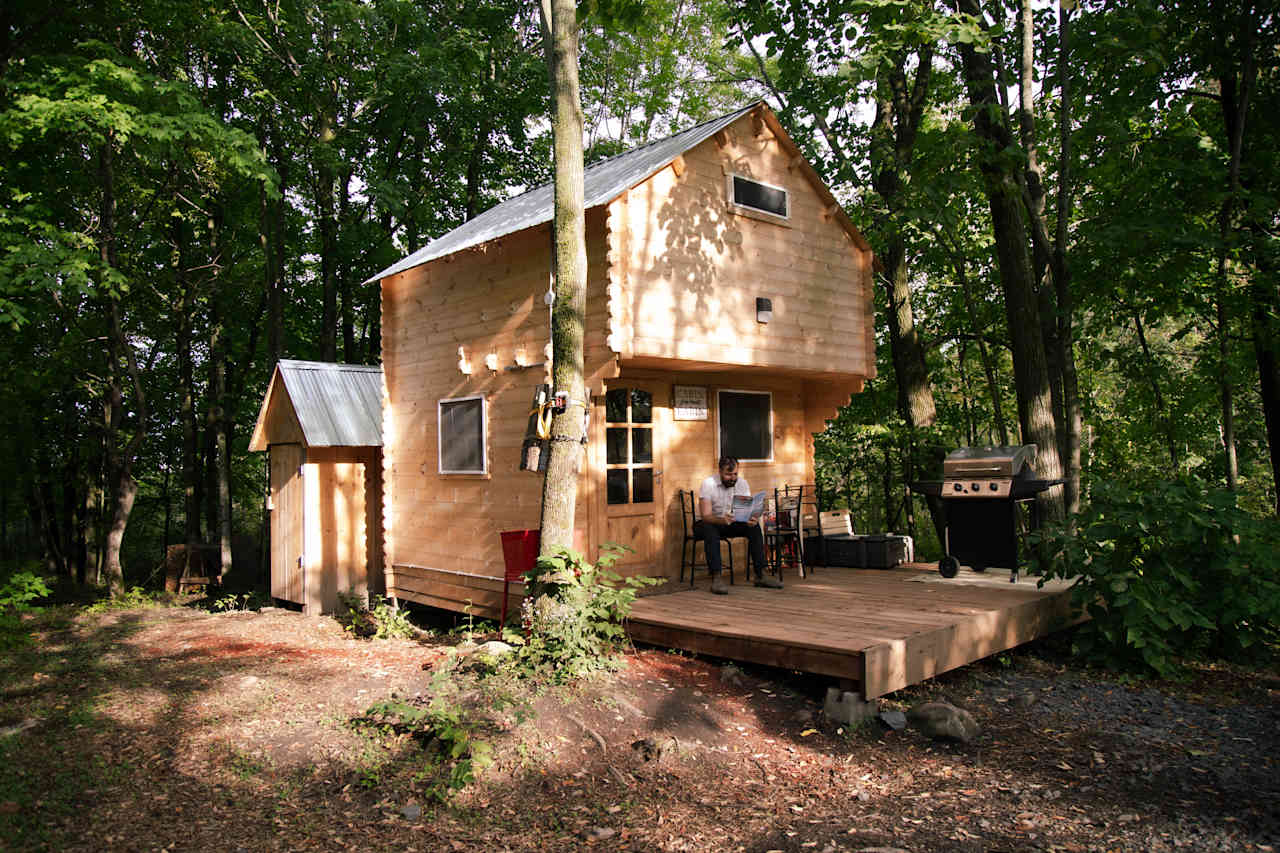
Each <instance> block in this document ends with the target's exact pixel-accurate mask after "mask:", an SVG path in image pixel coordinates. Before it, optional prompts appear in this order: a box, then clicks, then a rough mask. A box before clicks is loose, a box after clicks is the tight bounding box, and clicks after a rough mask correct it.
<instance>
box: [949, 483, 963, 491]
mask: <svg viewBox="0 0 1280 853" xmlns="http://www.w3.org/2000/svg"><path fill="white" fill-rule="evenodd" d="M951 488H953V489H955V490H956V491H957V492H963V491H964V486H962V485H960V484H959V483H956V484H954V485H953V486H952V487H951Z"/></svg>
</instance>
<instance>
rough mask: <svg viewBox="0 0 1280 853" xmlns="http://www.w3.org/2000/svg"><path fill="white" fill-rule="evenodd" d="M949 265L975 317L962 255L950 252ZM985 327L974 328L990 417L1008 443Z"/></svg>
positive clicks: (971, 314) (1007, 426) (1000, 397)
mask: <svg viewBox="0 0 1280 853" xmlns="http://www.w3.org/2000/svg"><path fill="white" fill-rule="evenodd" d="M951 265H952V268H954V269H955V271H956V281H957V282H959V284H960V293H961V295H962V296H963V297H964V307H965V310H966V311H968V312H969V316H970V317H977V316H978V311H977V308H978V306H977V303H975V302H974V299H973V291H972V290H971V289H970V287H969V275H968V272H967V271H966V269H965V259H964V256H963V255H961V254H959V253H958V252H952V253H951ZM986 331H987V330H986V329H974V333H975V337H976V338H977V341H978V358H979V360H980V361H981V362H982V373H983V375H984V376H985V377H986V380H987V392H988V393H989V394H990V395H991V417H992V418H993V419H994V421H995V425H996V435H998V436H999V437H1000V444H1001V445H1007V444H1008V443H1009V424H1008V422H1007V421H1005V419H1004V395H1003V394H1001V393H1000V381H999V379H998V378H997V377H996V366H995V362H994V361H993V360H992V358H991V351H990V350H989V349H987V339H986Z"/></svg>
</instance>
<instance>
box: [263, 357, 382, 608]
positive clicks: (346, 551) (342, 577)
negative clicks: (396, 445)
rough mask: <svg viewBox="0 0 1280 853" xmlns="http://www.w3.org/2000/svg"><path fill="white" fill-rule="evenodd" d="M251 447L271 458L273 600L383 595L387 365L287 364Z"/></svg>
mask: <svg viewBox="0 0 1280 853" xmlns="http://www.w3.org/2000/svg"><path fill="white" fill-rule="evenodd" d="M249 449H250V450H255V451H264V450H265V451H267V453H268V465H267V468H268V470H269V472H270V484H269V487H268V493H267V506H268V510H269V512H270V518H271V596H272V598H277V599H280V600H282V601H288V602H293V603H295V604H301V605H302V606H303V610H304V611H305V612H306V613H309V614H311V613H328V612H331V611H332V610H333V609H334V608H335V606H336V605H337V603H338V593H339V592H344V593H345V592H351V593H354V594H355V595H357V596H366V595H368V594H370V593H372V594H377V595H380V594H382V593H383V592H384V591H385V589H386V587H385V583H384V578H383V570H382V569H383V560H382V555H383V544H382V543H383V529H382V369H381V368H378V367H366V366H363V365H353V364H329V363H322V362H313V361H281V362H280V363H279V364H278V365H277V366H276V369H275V372H274V373H273V374H272V377H271V383H270V385H269V386H268V387H267V393H266V396H265V397H264V398H263V401H262V408H261V409H260V411H259V413H258V421H257V424H256V425H255V426H254V428H253V437H252V439H251V440H250V442H249Z"/></svg>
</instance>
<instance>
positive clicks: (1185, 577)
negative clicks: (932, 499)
mask: <svg viewBox="0 0 1280 853" xmlns="http://www.w3.org/2000/svg"><path fill="white" fill-rule="evenodd" d="M1032 543H1033V546H1036V545H1040V546H1042V547H1041V551H1042V554H1041V559H1040V563H1041V565H1040V569H1041V571H1042V573H1043V574H1045V576H1046V577H1066V578H1072V577H1075V578H1077V582H1076V584H1075V586H1074V587H1073V589H1072V595H1073V598H1074V602H1075V604H1076V606H1078V607H1079V608H1081V609H1083V610H1084V611H1085V612H1087V613H1088V614H1089V616H1090V617H1091V621H1089V622H1087V623H1086V624H1085V625H1084V626H1083V627H1082V628H1081V630H1080V632H1079V634H1078V639H1077V650H1078V651H1080V652H1082V653H1084V654H1086V655H1088V656H1089V657H1091V658H1093V659H1094V660H1096V661H1098V662H1101V663H1103V664H1106V665H1108V666H1113V667H1119V668H1123V669H1127V670H1130V671H1148V672H1155V673H1158V674H1161V675H1168V674H1171V673H1173V672H1175V671H1176V670H1177V668H1178V664H1177V659H1178V658H1180V657H1186V656H1191V655H1198V654H1207V655H1211V656H1214V657H1221V658H1234V657H1236V656H1238V655H1239V654H1241V653H1242V652H1245V651H1247V650H1251V649H1258V648H1259V647H1261V646H1262V645H1263V644H1274V643H1275V641H1276V639H1277V636H1278V633H1277V632H1278V629H1280V571H1278V569H1280V522H1277V520H1276V519H1274V518H1268V519H1259V518H1255V517H1254V516H1252V515H1249V514H1248V513H1247V512H1245V511H1244V510H1242V509H1240V507H1239V506H1238V505H1237V504H1236V501H1235V497H1234V495H1232V494H1231V493H1230V492H1226V491H1224V490H1221V489H1215V488H1212V487H1210V486H1208V485H1207V484H1205V483H1203V482H1201V481H1198V480H1195V479H1191V478H1184V479H1180V480H1176V481H1174V482H1168V483H1152V484H1150V485H1147V486H1145V487H1144V488H1143V490H1141V491H1138V490H1134V489H1132V488H1129V487H1127V486H1122V485H1118V484H1110V483H1096V484H1094V486H1093V495H1092V501H1091V502H1090V504H1089V506H1088V508H1087V509H1086V510H1085V511H1084V512H1082V513H1081V514H1080V516H1079V517H1078V518H1077V520H1076V532H1075V533H1074V534H1072V533H1071V532H1069V531H1068V530H1066V529H1065V528H1058V529H1051V530H1046V531H1044V532H1042V533H1040V534H1036V535H1034V536H1033V537H1032Z"/></svg>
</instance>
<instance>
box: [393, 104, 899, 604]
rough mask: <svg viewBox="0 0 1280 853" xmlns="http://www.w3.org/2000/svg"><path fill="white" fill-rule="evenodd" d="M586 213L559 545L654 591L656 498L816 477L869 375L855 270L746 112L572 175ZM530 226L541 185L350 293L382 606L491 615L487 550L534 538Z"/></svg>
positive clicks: (543, 228) (546, 193)
mask: <svg viewBox="0 0 1280 853" xmlns="http://www.w3.org/2000/svg"><path fill="white" fill-rule="evenodd" d="M586 208H587V213H586V235H587V255H588V282H587V311H586V318H585V321H586V329H585V332H586V338H585V353H586V376H587V385H588V391H589V396H590V400H589V408H590V412H589V415H590V420H589V430H588V433H589V435H588V444H587V447H586V458H585V464H584V467H583V471H582V474H581V481H580V483H579V489H578V504H577V515H576V518H577V522H576V525H577V526H576V535H575V540H576V544H577V547H578V548H579V549H581V550H583V551H584V552H586V553H587V554H588V555H589V556H594V555H595V554H596V553H598V549H599V547H600V545H601V544H603V543H607V542H617V543H621V544H624V545H627V546H629V547H630V548H632V549H634V550H633V552H632V553H631V554H629V555H628V557H627V558H626V559H625V561H624V562H623V563H622V564H621V565H620V568H622V569H623V570H624V571H626V572H628V573H633V574H641V573H642V574H647V575H655V576H667V577H670V578H675V577H676V576H677V575H678V573H679V566H680V553H681V548H682V546H683V539H682V527H681V518H680V504H679V502H678V499H677V493H678V491H679V490H681V489H695V490H696V489H697V488H698V486H699V484H700V483H701V481H702V479H703V478H705V477H706V476H708V475H709V474H711V473H714V471H715V469H716V460H717V459H718V457H719V456H720V455H721V454H723V453H728V454H732V455H736V456H738V457H740V458H741V459H742V463H741V469H740V470H741V474H742V476H744V477H745V478H746V479H747V480H748V482H749V484H750V486H751V487H752V489H753V490H756V491H759V490H762V489H766V488H771V487H774V486H778V485H782V484H785V483H812V482H813V481H814V468H813V435H814V433H816V432H819V431H821V430H822V429H824V428H825V424H826V421H827V420H828V419H829V418H831V417H833V416H834V414H835V413H836V411H837V409H838V408H839V407H840V406H841V405H843V404H845V403H847V402H848V400H849V396H850V395H851V394H853V393H856V392H858V391H860V390H861V389H862V385H863V382H864V380H866V379H868V378H870V377H872V376H874V375H875V345H874V340H873V316H872V315H873V310H872V279H871V274H872V253H871V250H870V248H869V246H868V245H867V242H866V240H865V239H863V237H862V235H861V234H859V233H858V231H857V229H855V228H854V226H853V224H852V223H851V222H850V220H849V218H848V217H847V216H846V215H845V213H844V211H843V210H842V209H841V208H840V205H839V204H837V203H836V201H835V199H834V198H833V197H832V195H831V193H830V191H829V190H828V189H827V188H826V187H825V186H824V185H823V183H822V181H821V180H820V179H819V178H818V176H817V174H816V173H815V172H814V170H813V168H812V167H811V166H810V165H809V164H808V163H807V162H806V161H805V159H804V157H803V156H802V155H801V154H800V152H799V150H798V149H797V147H796V145H795V143H794V142H793V141H792V140H791V138H790V137H789V136H788V135H787V133H786V131H785V130H784V129H783V128H782V126H781V125H780V124H779V123H778V120H777V118H776V117H775V116H774V114H773V112H772V111H771V110H770V109H769V108H768V107H767V106H766V105H765V104H764V103H756V104H752V105H750V106H748V107H745V108H743V109H740V110H737V111H735V112H732V113H730V114H728V115H725V116H721V117H720V118H717V119H715V120H713V121H709V122H707V123H705V124H702V125H699V126H697V127H694V128H692V129H690V130H687V131H684V132H682V133H679V134H677V135H675V136H672V137H669V138H667V139H664V140H662V141H659V142H655V143H652V144H649V145H645V146H641V147H639V148H636V149H634V150H632V151H629V152H626V153H624V154H621V155H618V156H616V157H613V158H610V159H608V160H605V161H602V162H600V163H596V164H595V165H593V166H591V167H589V168H588V169H587V170H586ZM551 215H552V190H551V187H550V186H549V185H547V186H542V187H539V188H537V189H534V190H531V191H530V192H527V193H525V194H523V195H520V196H517V197H515V198H513V199H511V200H509V201H507V202H505V203H503V204H500V205H497V206H496V207H494V208H492V209H490V210H488V211H486V212H485V213H483V214H481V215H480V216H477V217H475V218H474V219H472V220H470V221H468V222H467V223H465V224H464V225H462V226H460V227H459V228H457V229H455V230H454V231H451V232H449V233H448V234H445V235H444V236H442V237H440V238H439V239H437V240H435V241H433V242H432V243H430V244H428V245H427V246H425V247H424V248H422V249H421V250H419V251H417V252H415V253H414V254H412V255H410V256H409V257H407V258H405V259H404V260H402V261H400V262H399V263H396V264H394V265H393V266H391V267H389V268H388V269H386V270H384V271H383V272H381V273H379V274H378V275H377V276H375V277H374V278H372V279H370V281H380V282H381V289H382V336H383V337H382V353H383V368H384V374H385V383H386V397H385V400H384V404H383V410H382V414H383V423H382V429H383V437H384V447H383V457H382V459H383V470H384V478H385V484H386V489H385V492H384V501H385V503H384V514H383V517H384V519H385V521H386V549H387V551H386V554H387V571H386V576H387V591H388V594H390V595H393V596H395V597H397V598H402V599H407V600H409V601H415V602H420V603H423V604H429V605H435V606H439V607H445V608H450V609H453V610H458V611H472V612H476V613H482V614H486V615H496V613H497V610H498V608H499V606H500V603H501V590H502V581H501V578H502V576H503V565H504V564H503V554H502V548H501V544H500V537H499V533H500V532H501V531H506V530H518V529H526V528H536V527H538V525H539V517H540V502H541V492H542V477H541V475H539V474H537V473H531V472H527V471H522V470H520V463H521V442H522V439H523V438H524V436H525V430H526V424H527V421H528V417H529V414H530V401H531V400H532V399H533V395H534V393H535V391H536V389H537V387H538V386H539V385H541V384H542V383H549V382H550V365H549V361H550V359H549V352H550V346H549V341H550V331H549V322H550V314H549V308H548V306H547V302H546V300H545V299H544V296H545V294H547V292H548V289H549V288H550V287H552V282H551V280H550V277H551V254H550V247H551V241H550V233H549V228H550V224H549V223H550V219H551ZM741 547H742V546H741V543H739V548H741ZM739 559H741V560H745V554H741V555H740V557H739Z"/></svg>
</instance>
